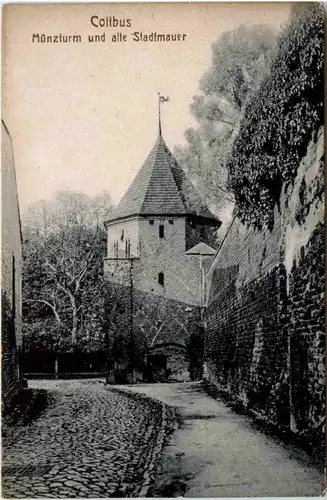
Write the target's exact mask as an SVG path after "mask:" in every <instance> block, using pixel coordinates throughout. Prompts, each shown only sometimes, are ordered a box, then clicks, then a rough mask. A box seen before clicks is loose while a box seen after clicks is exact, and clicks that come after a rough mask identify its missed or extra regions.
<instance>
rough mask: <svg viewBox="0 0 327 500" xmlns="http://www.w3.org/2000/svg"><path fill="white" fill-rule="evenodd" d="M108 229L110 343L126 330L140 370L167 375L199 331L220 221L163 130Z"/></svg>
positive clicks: (178, 364)
mask: <svg viewBox="0 0 327 500" xmlns="http://www.w3.org/2000/svg"><path fill="white" fill-rule="evenodd" d="M105 226H106V229H107V241H108V246H107V257H106V258H105V261H104V271H105V278H106V280H107V285H108V290H110V291H108V297H110V298H109V299H108V300H111V306H110V305H109V310H108V313H107V314H108V315H110V317H111V320H110V322H109V323H110V324H109V336H110V339H111V344H112V343H113V342H114V340H115V336H117V335H121V336H125V339H126V335H127V332H128V336H129V342H130V343H129V344H128V347H127V349H128V350H129V351H130V352H131V350H132V351H133V352H132V356H134V354H135V356H138V360H137V361H135V360H132V362H133V364H134V365H135V366H136V365H138V366H139V365H140V364H141V365H142V364H143V362H144V357H146V358H147V359H148V360H150V361H151V360H152V361H151V362H153V363H154V364H156V363H157V364H158V363H159V364H161V365H162V367H164V366H165V368H162V370H163V371H165V369H166V368H167V367H168V368H169V369H170V371H171V372H172V373H174V372H176V370H179V371H180V370H181V369H182V368H183V367H185V366H186V365H187V359H186V358H185V356H186V350H187V345H188V341H189V338H190V335H191V334H192V332H193V331H194V330H196V329H197V328H198V327H199V319H200V309H201V306H203V305H204V282H205V280H204V273H205V271H206V269H207V268H208V267H209V266H210V264H211V262H212V260H213V257H214V255H215V249H214V248H212V246H211V245H210V243H211V242H212V241H214V233H215V232H216V231H217V229H218V228H219V226H220V221H219V220H218V219H217V218H216V217H215V216H214V215H213V214H212V213H211V212H210V210H209V209H208V208H207V207H206V205H205V204H204V203H203V202H202V200H201V198H200V196H199V195H198V193H197V192H196V190H195V188H194V186H193V185H192V183H191V182H190V181H189V180H188V178H187V176H186V175H185V173H184V171H183V170H182V169H181V167H180V166H179V165H178V163H177V161H176V160H175V158H174V157H173V155H172V154H171V152H170V151H169V149H168V147H167V145H166V144H165V141H164V139H163V137H162V135H161V128H159V136H158V138H157V141H156V143H155V145H154V146H153V148H152V150H151V152H150V154H149V155H148V157H147V159H146V161H145V163H144V165H143V166H142V168H141V169H140V171H139V172H138V174H137V175H136V177H135V179H134V181H133V182H132V184H131V185H130V187H129V188H128V190H127V192H126V193H125V195H124V196H123V198H122V199H121V201H120V203H119V204H118V206H117V208H116V209H115V211H114V212H113V213H112V215H111V217H110V219H109V220H107V221H106V222H105ZM117 303H118V305H117ZM110 308H111V309H110ZM135 366H134V367H135Z"/></svg>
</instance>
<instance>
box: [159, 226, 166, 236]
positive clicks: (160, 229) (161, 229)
mask: <svg viewBox="0 0 327 500" xmlns="http://www.w3.org/2000/svg"><path fill="white" fill-rule="evenodd" d="M164 237H165V226H164V225H163V224H160V226H159V238H164Z"/></svg>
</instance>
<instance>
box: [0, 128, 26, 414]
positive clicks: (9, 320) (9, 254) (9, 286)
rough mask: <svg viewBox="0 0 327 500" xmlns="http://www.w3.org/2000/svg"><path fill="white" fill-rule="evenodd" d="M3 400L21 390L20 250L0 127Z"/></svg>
mask: <svg viewBox="0 0 327 500" xmlns="http://www.w3.org/2000/svg"><path fill="white" fill-rule="evenodd" d="M1 177H2V178H1V182H2V191H1V198H2V229H1V237H2V248H1V262H2V284H1V288H2V359H1V361H2V400H3V404H4V405H6V404H8V403H9V402H10V400H11V398H12V397H13V396H14V394H15V393H16V392H17V391H18V390H19V388H20V375H19V364H18V362H19V359H18V357H19V349H20V347H21V343H22V290H21V266H22V249H21V233H20V220H19V209H18V200H17V186H16V178H15V167H14V157H13V150H12V143H11V138H10V136H9V134H8V132H7V130H6V129H5V127H4V126H2V173H1Z"/></svg>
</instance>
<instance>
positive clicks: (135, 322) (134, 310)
mask: <svg viewBox="0 0 327 500" xmlns="http://www.w3.org/2000/svg"><path fill="white" fill-rule="evenodd" d="M126 276H127V275H126ZM105 297H106V318H107V326H106V328H107V332H108V339H109V346H110V356H111V357H112V358H117V357H119V356H121V357H122V358H123V359H125V362H126V363H127V364H130V363H132V364H133V366H134V368H136V369H137V371H138V372H140V373H141V372H142V371H143V369H144V362H145V359H146V355H148V354H164V355H165V356H166V357H167V367H168V368H169V369H170V371H171V373H172V374H177V373H179V371H180V370H181V369H182V370H184V371H185V369H186V367H187V366H188V365H189V357H188V348H189V339H190V336H191V334H192V333H193V332H194V331H196V330H197V328H198V324H199V317H200V308H199V307H190V306H188V305H187V304H185V303H183V302H181V301H175V300H172V299H167V298H165V297H161V296H158V295H155V294H153V293H147V292H142V291H141V290H138V289H136V288H135V287H134V285H133V284H132V287H131V286H130V281H129V280H128V281H127V282H126V283H125V284H124V285H123V284H121V283H117V282H112V281H110V280H108V279H107V280H106V289H105ZM118 338H120V339H121V340H120V343H121V345H120V347H119V346H118V350H117V339H118ZM120 348H121V350H120ZM122 351H124V352H122Z"/></svg>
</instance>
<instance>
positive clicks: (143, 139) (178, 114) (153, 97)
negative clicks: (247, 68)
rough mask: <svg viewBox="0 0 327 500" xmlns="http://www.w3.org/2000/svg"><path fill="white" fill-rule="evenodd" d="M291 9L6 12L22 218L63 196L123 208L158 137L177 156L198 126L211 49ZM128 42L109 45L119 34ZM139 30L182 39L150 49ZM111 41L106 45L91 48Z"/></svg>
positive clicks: (9, 114) (6, 101)
mask: <svg viewBox="0 0 327 500" xmlns="http://www.w3.org/2000/svg"><path fill="white" fill-rule="evenodd" d="M289 9H290V6H289V4H287V3H265V4H264V3H260V4H259V3H253V4H248V3H241V4H238V3H234V4H232V3H220V4H217V3H216V4H213V3H210V4H203V3H200V4H196V3H192V4H176V3H174V4H157V3H155V4H135V3H134V4H70V5H67V4H66V5H65V4H57V5H47V4H40V5H35V4H34V5H33V4H30V5H17V6H14V5H10V6H9V7H5V10H4V12H3V22H4V45H3V100H2V107H3V109H2V117H3V119H4V120H5V122H6V124H7V127H8V128H9V131H10V133H11V136H12V139H13V144H14V154H15V162H16V175H17V182H18V192H19V201H20V207H21V211H22V212H23V213H24V211H25V210H26V207H27V206H28V204H29V203H31V202H35V201H36V200H38V199H40V198H49V197H51V196H52V195H53V193H54V192H55V191H56V190H58V189H73V190H77V191H83V192H86V193H87V194H90V195H94V194H96V193H97V192H99V191H102V190H107V191H109V192H110V193H111V194H112V199H113V202H114V203H117V201H119V199H120V197H121V196H122V195H123V193H124V191H125V190H126V189H127V187H128V185H129V184H130V182H131V181H132V180H133V178H134V176H135V175H136V173H137V171H138V170H139V169H140V167H141V166H142V163H143V162H144V160H145V158H146V156H147V154H148V152H149V150H150V149H151V147H152V146H153V143H154V142H155V140H156V137H157V133H158V126H157V122H158V116H157V92H161V93H162V94H163V95H168V96H169V97H170V102H168V103H167V104H166V103H165V104H164V108H163V116H162V122H163V135H164V138H165V140H166V142H167V144H168V146H169V147H170V148H171V149H172V148H173V147H174V146H175V145H177V144H181V143H183V142H184V137H183V134H184V131H185V130H186V129H187V128H188V127H190V126H192V125H194V121H193V118H192V116H191V115H190V113H189V104H190V102H191V100H192V96H193V95H194V94H196V93H197V89H198V82H199V79H200V78H201V76H202V75H203V73H204V71H205V70H206V69H207V68H208V67H209V66H210V59H211V44H212V43H213V42H215V41H216V40H217V39H218V38H219V36H220V35H221V34H222V33H223V32H225V31H230V30H232V29H233V28H235V27H236V26H238V25H239V24H248V23H252V24H256V23H268V24H271V25H272V26H275V27H276V28H279V27H280V25H281V24H284V23H285V22H286V20H287V17H288V14H289ZM93 15H94V16H99V18H100V17H107V16H116V17H117V18H121V19H122V18H125V19H126V18H129V19H130V20H131V24H132V26H131V27H130V28H125V29H115V28H99V29H97V28H95V27H93V26H92V25H91V22H90V18H91V16H93ZM118 31H119V32H121V33H124V34H127V35H128V37H129V39H128V41H127V42H120V43H116V44H114V43H112V42H111V41H109V40H110V39H111V36H112V34H114V33H116V32H118ZM134 31H138V32H143V33H150V32H153V31H156V32H158V33H181V34H183V33H186V34H187V37H186V40H185V41H184V42H180V43H178V42H175V43H168V42H167V43H150V42H148V43H146V42H143V43H142V42H135V41H133V40H132V39H131V33H132V32H134ZM33 33H35V34H36V33H39V34H42V33H44V34H47V35H57V34H58V35H59V34H60V33H62V34H71V35H72V34H80V35H81V36H82V39H83V41H82V43H71V44H68V43H67V44H60V43H52V44H50V43H49V44H46V43H44V44H42V43H32V35H33ZM103 33H106V42H105V43H97V44H95V43H88V42H87V37H88V35H89V34H103Z"/></svg>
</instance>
